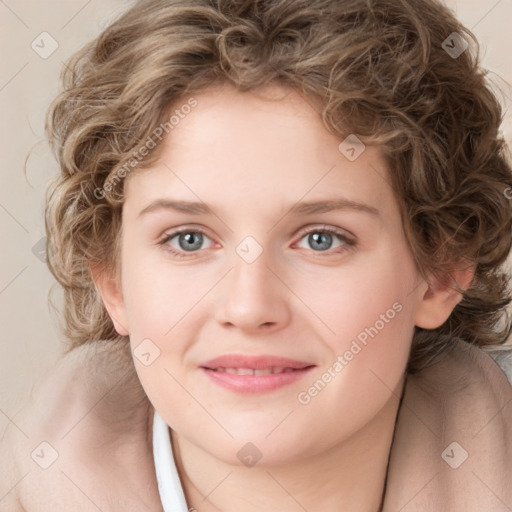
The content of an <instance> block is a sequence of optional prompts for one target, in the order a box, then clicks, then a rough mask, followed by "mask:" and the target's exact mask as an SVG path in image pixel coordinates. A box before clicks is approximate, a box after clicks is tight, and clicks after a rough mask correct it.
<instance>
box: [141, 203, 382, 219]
mask: <svg viewBox="0 0 512 512" xmlns="http://www.w3.org/2000/svg"><path fill="white" fill-rule="evenodd" d="M158 210H174V211H177V212H180V213H188V214H192V215H209V214H213V211H212V210H211V208H210V207H209V206H208V205H206V204H205V203H201V202H197V201H175V200H171V199H156V200H155V201H153V202H152V203H150V204H149V205H148V206H146V207H145V208H144V209H143V210H141V211H140V212H139V215H138V216H139V217H140V216H142V215H146V214H148V213H152V212H155V211H158ZM336 210H356V211H361V212H365V213H369V214H371V215H376V216H379V215H380V212H379V210H377V208H374V207H373V206H369V205H367V204H364V203H358V202H356V201H350V200H348V199H342V198H334V199H323V200H321V201H301V202H298V203H296V204H295V205H293V206H292V207H291V208H290V209H289V210H288V213H291V214H293V215H312V214H316V213H327V212H331V211H336Z"/></svg>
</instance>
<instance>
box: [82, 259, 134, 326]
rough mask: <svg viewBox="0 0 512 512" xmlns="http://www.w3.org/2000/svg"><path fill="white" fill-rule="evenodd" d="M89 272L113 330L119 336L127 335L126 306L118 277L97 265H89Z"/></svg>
mask: <svg viewBox="0 0 512 512" xmlns="http://www.w3.org/2000/svg"><path fill="white" fill-rule="evenodd" d="M91 274H92V278H93V280H94V283H95V285H96V288H97V290H98V292H99V294H100V296H101V299H102V301H103V305H104V306H105V309H106V310H107V313H108V315H109V316H110V318H111V320H112V323H113V324H114V328H115V330H116V331H117V333H118V334H120V335H121V336H128V335H129V333H128V321H127V315H126V308H125V304H124V298H123V293H122V289H121V283H120V282H119V281H120V280H119V278H118V277H115V276H113V275H112V274H111V273H110V272H108V271H106V270H104V269H100V268H99V267H94V268H93V267H91Z"/></svg>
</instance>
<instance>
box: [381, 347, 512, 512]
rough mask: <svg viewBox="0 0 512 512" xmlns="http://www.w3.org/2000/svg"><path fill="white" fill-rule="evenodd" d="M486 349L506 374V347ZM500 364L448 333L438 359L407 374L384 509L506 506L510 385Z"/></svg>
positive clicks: (511, 506) (510, 495) (510, 474)
mask: <svg viewBox="0 0 512 512" xmlns="http://www.w3.org/2000/svg"><path fill="white" fill-rule="evenodd" d="M492 355H493V357H494V358H495V359H496V360H497V361H498V362H499V363H500V364H501V366H502V368H503V370H504V371H506V372H508V373H509V375H510V374H512V371H511V369H512V365H511V361H512V359H511V351H510V347H508V348H507V349H504V350H503V349H501V350H500V349H496V351H493V352H492ZM503 370H502V369H500V367H499V366H498V365H497V364H496V363H495V362H494V361H493V359H492V358H491V357H489V356H488V355H487V354H486V353H485V352H484V351H483V350H481V349H480V348H478V347H476V346H472V345H469V344H467V343H465V342H463V341H460V340H454V341H453V345H452V346H451V348H450V349H449V350H448V351H447V352H446V353H444V355H443V357H442V358H441V360H440V361H438V362H437V363H436V364H434V365H432V366H430V367H429V368H426V369H424V370H422V371H421V372H419V373H418V374H416V375H408V377H407V380H406V385H405V389H404V395H403V399H402V403H401V405H400V409H399V412H398V418H397V423H396V427H395V436H394V440H393V444H392V448H391V454H390V462H389V468H388V480H387V489H386V494H385V501H384V508H383V511H384V512H397V511H400V512H413V511H414V512H420V511H421V512H430V511H431V512H441V511H443V512H444V511H446V512H459V511H460V512H468V511H478V512H484V511H485V512H491V511H492V512H505V511H510V510H512V386H511V385H510V383H509V381H508V380H507V375H506V374H505V373H504V371H503ZM509 378H510V377H509ZM511 380H512V379H511Z"/></svg>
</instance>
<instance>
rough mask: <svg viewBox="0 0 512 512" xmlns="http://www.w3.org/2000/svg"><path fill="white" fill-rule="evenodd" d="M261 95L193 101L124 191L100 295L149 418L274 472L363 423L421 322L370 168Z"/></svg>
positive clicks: (380, 176)
mask: <svg viewBox="0 0 512 512" xmlns="http://www.w3.org/2000/svg"><path fill="white" fill-rule="evenodd" d="M265 93H266V95H267V96H266V97H263V96H262V95H261V94H258V95H255V94H253V93H241V92H237V91H236V90H234V89H231V88H229V87H227V86H226V87H223V88H216V89H210V90H209V91H207V92H206V93H203V94H200V95H196V96H195V98H196V100H197V106H196V107H195V108H194V109H193V110H192V111H191V112H190V113H189V114H188V115H187V116H184V118H183V119H181V120H180V122H179V124H177V125H176V126H174V128H173V130H172V131H171V134H170V136H169V137H168V138H167V140H165V146H164V147H163V148H162V153H161V158H160V160H159V162H158V163H157V164H155V165H154V166H152V167H151V168H149V169H146V170H143V171H137V172H136V173H134V174H132V175H130V176H129V177H128V178H127V181H126V183H125V185H126V187H125V191H126V201H125V204H124V206H123V217H122V224H123V228H122V242H121V262H120V263H121V282H120V283H119V287H118V288H116V290H115V291H106V290H105V288H102V290H103V293H102V295H103V297H104V300H105V303H106V306H107V308H108V310H109V312H110V314H111V317H112V318H113V320H114V322H115V325H116V328H117V330H118V331H119V332H120V333H121V334H129V337H130V343H131V346H132V350H133V353H134V360H135V365H136V368H137V372H138V375H139V378H140V381H141V383H142V385H143V387H144V389H145V391H146V393H147V395H148V397H149V399H150V401H151V402H152V404H153V405H154V407H155V408H156V410H157V411H158V412H159V413H160V415H161V416H162V417H163V419H164V420H165V421H166V422H167V423H168V424H169V425H170V427H171V428H172V429H173V431H174V432H175V433H176V434H177V435H178V436H182V437H183V438H184V439H187V440H188V442H190V443H191V444H193V445H194V446H196V447H198V448H200V449H202V450H205V451H207V452H208V453H210V454H211V455H212V456H214V457H216V458H218V459H222V460H224V461H226V462H230V463H235V464H236V463H238V464H240V460H239V458H238V457H237V452H238V451H239V450H240V447H241V446H243V445H244V444H245V443H247V442H251V443H253V444H254V445H255V446H256V447H257V448H258V450H259V451H260V452H261V453H262V454H263V457H264V459H262V462H266V463H267V464H269V465H272V464H279V463H280V462H282V461H285V460H286V461H294V460H299V459H301V458H303V457H307V456H312V455H315V454H319V453H321V452H323V451H325V450H329V449H331V448H332V447H334V446H336V445H338V444H340V443H344V442H346V441H348V440H350V439H351V438H352V437H353V436H355V435H357V433H358V432H360V431H362V430H363V429H364V428H365V426H366V425H369V424H370V423H371V422H372V421H375V419H376V418H378V416H379V414H380V411H381V410H382V409H383V407H384V406H385V404H386V403H388V401H389V400H390V397H391V395H392V393H391V390H394V389H397V388H398V386H399V385H400V382H401V379H402V376H403V372H404V368H405V365H406V362H407V357H408V354H409V349H410V344H411V339H412V335H413V329H414V325H415V324H416V325H419V324H421V322H424V323H428V318H431V317H429V314H430V313H429V311H430V312H431V311H432V310H433V309H434V308H433V307H432V303H433V299H432V298H431V297H430V298H429V293H431V292H429V291H428V286H427V284H426V283H425V282H424V281H423V280H422V279H421V278H420V274H419V272H418V270H417V268H416V267H415V265H414V262H413V257H412V254H411V251H410V249H409V247H408V245H407V243H406V240H405V236H404V231H403V226H402V223H401V218H400V212H399V209H398V205H397V202H396V199H395V198H394V196H393V193H392V190H391V188H390V186H389V173H390V172H391V170H390V169H388V168H387V167H386V162H385V159H384V157H383V154H382V152H381V150H380V149H379V148H377V147H372V146H366V147H363V146H361V145H357V144H354V143H352V142H350V139H349V141H348V142H346V143H343V144H341V146H340V143H341V142H342V140H343V139H339V138H337V137H336V136H334V135H332V134H330V133H329V132H328V131H327V130H326V129H325V127H324V126H323V124H322V122H321V119H320V117H319V115H318V114H317V113H316V112H315V111H314V110H313V108H312V107H311V106H310V104H309V103H307V102H306V101H304V100H303V99H302V98H301V97H300V96H299V95H298V94H297V93H295V92H294V91H290V90H285V89H280V88H273V89H268V90H266V91H265ZM269 98H272V99H271V100H269ZM352 150H353V151H352ZM354 157H355V158H354ZM191 203H194V204H191ZM429 301H430V302H429ZM429 304H430V305H429ZM429 307H430V310H429ZM434 316H435V315H434ZM434 321H435V319H434ZM224 356H233V358H231V359H229V358H228V359H224V360H218V361H213V362H212V360H213V359H215V358H219V357H224ZM235 356H240V357H241V359H238V360H237V359H236V358H235ZM244 358H245V359H244ZM275 358H286V359H287V360H286V361H282V360H279V359H275ZM240 368H242V370H240ZM283 368H293V370H289V369H288V370H286V371H283ZM226 369H228V370H226ZM254 369H258V370H259V371H256V372H255V370H254ZM272 371H274V372H277V373H274V374H269V372H272ZM234 372H236V373H234Z"/></svg>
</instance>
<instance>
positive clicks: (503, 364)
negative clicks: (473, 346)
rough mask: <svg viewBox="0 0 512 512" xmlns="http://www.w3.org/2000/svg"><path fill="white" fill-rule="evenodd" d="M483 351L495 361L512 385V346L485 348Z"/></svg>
mask: <svg viewBox="0 0 512 512" xmlns="http://www.w3.org/2000/svg"><path fill="white" fill-rule="evenodd" d="M483 350H484V351H485V352H486V353H487V354H489V355H490V356H491V357H492V358H493V359H494V361H495V362H496V363H497V364H498V366H499V367H500V368H501V370H502V371H503V373H505V375H506V376H507V379H508V381H509V382H510V383H511V384H512V345H501V346H491V347H483Z"/></svg>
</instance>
